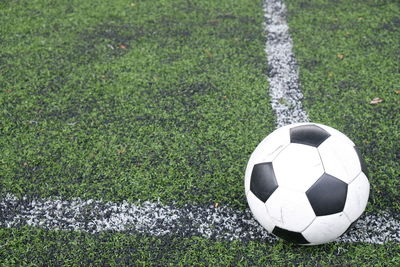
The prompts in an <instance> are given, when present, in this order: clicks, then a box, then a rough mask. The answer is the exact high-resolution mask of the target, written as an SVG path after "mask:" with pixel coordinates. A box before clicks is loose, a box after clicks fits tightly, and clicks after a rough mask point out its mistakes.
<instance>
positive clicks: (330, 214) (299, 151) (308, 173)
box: [245, 123, 369, 245]
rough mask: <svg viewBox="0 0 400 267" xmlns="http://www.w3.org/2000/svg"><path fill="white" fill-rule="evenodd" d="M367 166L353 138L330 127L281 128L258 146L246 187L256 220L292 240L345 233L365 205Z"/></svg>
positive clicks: (322, 239) (309, 241) (311, 241)
mask: <svg viewBox="0 0 400 267" xmlns="http://www.w3.org/2000/svg"><path fill="white" fill-rule="evenodd" d="M366 175H367V173H366V168H365V166H364V164H363V161H362V159H361V156H360V154H359V152H358V150H357V148H356V147H355V145H354V143H353V142H352V141H351V140H350V139H349V138H348V137H347V136H345V135H344V134H342V133H341V132H339V131H338V130H335V129H333V128H331V127H328V126H325V125H321V124H316V123H298V124H292V125H288V126H284V127H281V128H279V129H277V130H275V131H274V132H273V133H271V134H270V135H268V136H267V137H266V138H265V139H264V140H263V141H262V142H261V143H260V144H259V145H258V146H257V148H256V149H255V150H254V152H253V153H252V155H251V157H250V159H249V162H248V164H247V169H246V174H245V191H246V197H247V202H248V204H249V206H250V209H251V211H252V213H253V215H254V217H255V218H256V220H257V221H258V222H259V223H260V224H261V225H262V226H263V227H264V228H265V229H266V230H267V231H268V232H270V233H272V234H274V235H276V236H278V237H280V238H282V239H284V240H287V241H290V242H293V243H296V244H302V245H317V244H323V243H327V242H330V241H332V240H334V239H336V238H338V237H339V236H341V235H342V234H343V233H345V232H346V230H347V229H349V228H350V226H351V225H352V224H353V223H354V222H355V221H356V220H357V219H358V218H359V217H360V215H361V214H362V213H363V211H364V210H365V207H366V205H367V202H368V196H369V182H368V179H367V176H366Z"/></svg>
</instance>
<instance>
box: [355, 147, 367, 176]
mask: <svg viewBox="0 0 400 267" xmlns="http://www.w3.org/2000/svg"><path fill="white" fill-rule="evenodd" d="M354 150H355V151H356V153H357V155H358V159H359V160H360V164H361V171H362V172H363V173H364V174H365V175H366V176H367V177H368V170H367V166H366V165H365V161H364V159H363V157H362V156H361V153H360V150H358V148H357V147H356V146H355V147H354Z"/></svg>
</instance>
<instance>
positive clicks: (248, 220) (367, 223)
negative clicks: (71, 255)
mask: <svg viewBox="0 0 400 267" xmlns="http://www.w3.org/2000/svg"><path fill="white" fill-rule="evenodd" d="M22 225H30V226H35V227H40V228H44V229H49V230H74V231H84V232H89V233H98V232H102V231H115V232H127V233H143V234H149V235H153V236H182V237H187V236H202V237H205V238H211V239H217V240H263V241H264V242H274V241H275V240H276V238H275V237H274V236H272V235H270V234H268V233H267V231H266V230H264V229H263V228H262V227H261V226H260V225H259V224H258V223H257V222H256V221H255V220H254V219H253V216H252V215H251V212H250V211H249V210H245V211H239V210H235V209H231V208H229V207H226V206H222V207H218V208H214V207H204V206H194V205H185V206H183V207H180V208H177V207H174V206H166V205H162V204H161V203H152V202H148V201H146V202H143V203H141V204H140V205H136V204H132V203H128V202H122V203H112V202H102V201H94V200H82V199H80V198H76V199H73V200H61V199H28V198H27V197H24V198H22V199H17V198H16V197H14V196H13V195H11V194H8V195H6V196H5V197H4V198H3V199H0V227H7V228H9V227H18V226H22ZM388 241H392V242H400V221H399V220H397V219H395V218H393V217H391V216H390V215H389V214H388V213H384V214H382V215H381V216H377V215H373V214H369V215H365V216H363V217H362V218H361V219H360V220H359V221H358V222H357V224H356V226H355V227H354V228H353V229H352V230H351V231H350V232H349V233H347V234H346V235H344V236H343V237H341V238H340V239H338V240H337V242H366V243H374V244H382V243H384V242H388Z"/></svg>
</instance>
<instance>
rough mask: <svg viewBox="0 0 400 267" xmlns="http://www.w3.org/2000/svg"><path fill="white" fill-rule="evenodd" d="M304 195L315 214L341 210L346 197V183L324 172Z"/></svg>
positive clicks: (326, 213)
mask: <svg viewBox="0 0 400 267" xmlns="http://www.w3.org/2000/svg"><path fill="white" fill-rule="evenodd" d="M306 195H307V197H308V200H309V201H310V204H311V206H312V208H313V210H314V212H315V215H317V216H324V215H330V214H334V213H338V212H341V211H343V208H344V204H345V203H346V197H347V184H346V183H345V182H343V181H341V180H339V179H337V178H335V177H333V176H332V175H329V174H327V173H324V174H323V175H322V176H321V177H320V178H319V179H318V180H317V181H316V182H315V183H314V184H313V185H312V186H311V187H310V189H308V190H307V192H306Z"/></svg>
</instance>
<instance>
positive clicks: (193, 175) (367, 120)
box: [0, 0, 400, 266]
mask: <svg viewBox="0 0 400 267" xmlns="http://www.w3.org/2000/svg"><path fill="white" fill-rule="evenodd" d="M285 3H286V4H287V9H288V14H287V20H288V23H289V27H290V33H291V37H292V39H293V43H294V53H295V55H296V59H297V61H298V63H299V71H300V83H301V90H302V91H303V94H304V100H303V105H304V109H305V111H306V112H307V113H308V115H309V118H310V120H312V121H315V122H319V123H323V124H327V125H330V126H332V127H335V128H337V129H339V130H341V131H342V132H344V133H345V134H346V135H348V136H349V137H350V138H351V139H352V140H353V141H354V142H355V143H356V144H357V145H358V146H359V147H360V150H361V153H362V155H363V156H364V158H365V161H366V163H367V165H368V169H369V180H370V183H371V196H370V201H369V205H368V206H367V212H370V213H372V212H373V213H377V214H379V213H381V212H382V211H385V212H388V213H390V214H391V215H392V216H393V217H395V218H399V212H400V201H399V200H400V195H399V187H400V184H399V178H400V164H399V162H400V143H399V141H398V140H400V116H399V112H400V94H399V90H400V42H399V40H400V15H399V14H400V4H399V2H398V1H394V0H393V1H378V0H375V1H372V0H368V1H361V0H360V1H354V0H353V1H328V0H324V1H323V0H312V1H297V0H296V1H295V0H286V1H285ZM263 22H264V10H263V2H262V1H259V0H257V1H244V0H242V1H241V0H234V1H228V0H222V1H211V0H207V1H170V0H165V1H125V0H117V1H111V2H110V1H108V2H104V1H97V0H91V1H7V2H5V1H3V2H1V3H0V25H2V26H1V27H0V49H1V50H0V51H1V52H0V105H1V113H0V114H1V115H0V116H1V117H0V131H1V132H0V147H1V154H0V194H1V196H3V197H4V196H5V195H6V194H12V195H14V196H15V197H17V198H22V197H27V198H28V199H29V198H55V197H58V198H61V199H66V200H68V199H74V198H77V197H79V198H81V199H84V200H88V199H95V200H102V201H113V202H117V203H118V202H122V201H125V200H126V201H129V202H131V203H139V204H140V203H141V202H142V201H153V202H155V201H160V202H161V203H163V204H166V205H168V204H172V203H174V205H175V206H177V207H179V206H183V205H184V204H186V203H188V204H192V205H197V206H204V207H208V206H210V205H213V206H216V205H217V204H216V203H218V205H219V206H229V207H230V208H234V209H237V210H244V209H246V208H247V203H246V199H245V196H244V192H243V191H244V188H243V177H244V168H245V166H246V163H247V160H248V157H249V155H250V153H251V152H252V151H253V149H254V148H255V146H256V145H257V144H258V142H259V141H261V140H262V138H263V137H264V136H266V135H267V134H269V133H270V132H272V131H273V130H274V129H275V126H276V117H275V114H274V111H273V110H272V108H271V105H270V98H269V95H268V90H269V85H268V74H269V68H268V62H267V55H266V54H265V44H266V32H265V30H264V26H263ZM376 97H378V98H380V99H383V102H381V103H377V104H370V103H371V100H372V99H374V98H376ZM378 102H379V101H378ZM2 212H3V211H2V210H1V209H0V223H1V220H3V219H4V218H5V216H6V214H3V213H2ZM399 254H400V245H399V243H395V242H387V243H385V244H367V243H332V244H327V245H322V246H317V247H297V246H293V245H290V244H287V243H284V242H282V241H276V242H273V243H269V242H266V241H264V240H234V241H224V240H219V239H213V238H211V239H207V238H204V237H199V236H190V237H185V236H175V235H173V234H172V235H166V236H161V237H157V236H154V235H150V234H145V233H136V234H135V233H124V232H114V231H107V232H100V233H97V234H90V233H86V232H83V231H64V230H62V231H57V230H51V229H42V228H36V227H31V226H26V225H20V226H18V227H13V228H7V227H5V226H4V225H3V226H2V228H0V264H1V265H18V264H20V265H29V264H31V265H44V264H46V265H59V264H65V265H72V264H81V265H88V264H93V265H107V264H109V265H120V264H124V263H126V264H127V263H130V264H137V265H151V264H154V265H168V264H170V265H183V264H187V265H222V266H225V265H260V264H276V265H346V264H348V265H386V266H395V265H399V264H400V256H399Z"/></svg>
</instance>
